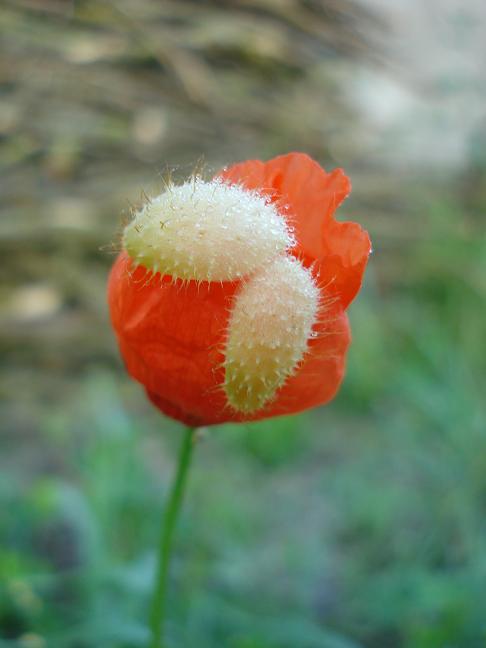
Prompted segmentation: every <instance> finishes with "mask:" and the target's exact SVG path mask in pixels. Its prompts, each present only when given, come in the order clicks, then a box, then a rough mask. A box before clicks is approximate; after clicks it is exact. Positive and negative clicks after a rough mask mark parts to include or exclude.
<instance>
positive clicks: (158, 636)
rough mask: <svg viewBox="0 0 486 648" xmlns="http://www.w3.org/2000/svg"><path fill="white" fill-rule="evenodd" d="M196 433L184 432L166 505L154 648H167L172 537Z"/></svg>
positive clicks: (153, 617)
mask: <svg viewBox="0 0 486 648" xmlns="http://www.w3.org/2000/svg"><path fill="white" fill-rule="evenodd" d="M195 432H196V428H187V429H186V431H185V433H184V440H183V441H182V445H181V449H180V451H179V462H178V465H177V473H176V475H175V478H174V481H173V482H172V487H171V491H170V495H169V499H168V501H167V503H166V506H165V511H164V518H163V522H162V530H161V534H160V542H159V549H158V558H157V563H158V564H157V577H156V583H155V591H154V597H153V600H152V610H151V615H150V628H151V631H152V639H151V643H150V648H164V622H165V612H166V603H167V579H168V574H169V563H170V554H171V548H172V538H173V535H174V530H175V526H176V522H177V517H178V515H179V511H180V508H181V503H182V499H183V497H184V488H185V485H186V481H187V473H188V470H189V466H190V464H191V455H192V448H193V446H194V437H195Z"/></svg>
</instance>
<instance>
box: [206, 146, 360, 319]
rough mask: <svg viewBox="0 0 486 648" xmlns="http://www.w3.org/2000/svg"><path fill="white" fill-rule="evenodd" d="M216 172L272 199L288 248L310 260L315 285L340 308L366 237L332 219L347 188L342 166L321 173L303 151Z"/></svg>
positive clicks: (356, 279) (351, 293)
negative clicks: (288, 230)
mask: <svg viewBox="0 0 486 648" xmlns="http://www.w3.org/2000/svg"><path fill="white" fill-rule="evenodd" d="M219 175H220V177H222V178H223V179H225V180H227V181H228V182H232V183H239V184H242V185H243V186H245V187H247V188H248V189H256V190H259V191H260V192H262V193H264V194H266V195H268V196H269V197H270V198H271V199H272V200H273V201H275V202H276V203H278V205H279V207H280V210H281V212H282V215H283V216H285V218H286V219H287V221H288V222H289V224H290V225H292V227H293V228H294V233H295V237H296V239H297V245H296V247H295V248H294V250H293V253H294V254H295V255H296V256H298V257H300V258H302V259H303V260H304V262H305V263H306V264H307V265H312V264H314V265H315V267H316V268H317V269H318V272H319V278H320V283H321V285H322V286H323V287H325V289H326V291H327V293H328V294H333V295H335V296H336V297H337V298H338V299H339V301H340V302H341V305H342V307H343V308H346V307H347V306H348V304H349V303H350V302H351V301H352V299H353V298H354V297H355V295H356V293H357V292H358V290H359V288H360V286H361V282H362V278H363V273H364V269H365V267H366V263H367V260H368V256H369V253H370V251H371V243H370V239H369V236H368V233H367V232H366V231H365V230H363V229H362V228H361V227H360V226H359V225H358V224H356V223H349V222H339V221H336V220H335V219H334V213H335V211H336V209H337V208H338V207H339V205H340V204H341V203H342V202H343V201H344V200H345V198H346V197H347V196H348V195H349V193H350V191H351V183H350V181H349V179H348V178H347V176H346V175H345V174H344V172H343V170H342V169H335V170H334V171H332V172H331V173H326V171H324V169H322V168H321V167H320V166H319V164H318V163H317V162H316V161H315V160H313V159H312V158H310V157H309V156H308V155H306V154H304V153H289V154H288V155H281V156H279V157H276V158H274V159H273V160H270V161H269V162H261V161H259V160H250V161H248V162H243V163H240V164H235V165H233V166H231V167H229V168H228V169H224V170H223V171H222V172H221V173H220V174H219Z"/></svg>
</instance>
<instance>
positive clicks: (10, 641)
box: [0, 0, 486, 648]
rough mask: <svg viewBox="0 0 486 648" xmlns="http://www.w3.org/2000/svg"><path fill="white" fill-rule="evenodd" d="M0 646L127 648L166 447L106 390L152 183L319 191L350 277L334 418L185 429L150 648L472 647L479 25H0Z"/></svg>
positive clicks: (120, 393)
mask: <svg viewBox="0 0 486 648" xmlns="http://www.w3.org/2000/svg"><path fill="white" fill-rule="evenodd" d="M0 29H1V42H2V45H1V47H2V53H1V58H0V99H1V103H0V166H1V171H0V183H1V198H2V201H1V212H0V258H1V261H0V268H1V275H2V278H3V281H2V284H1V288H0V308H1V317H0V336H1V342H0V354H1V365H0V400H1V405H0V420H1V437H0V443H1V446H0V646H1V647H2V648H5V647H18V648H120V647H121V648H130V647H137V646H145V645H146V642H147V638H148V631H147V626H146V620H147V614H148V601H149V596H150V590H151V581H152V576H153V569H154V559H155V555H154V547H155V543H156V540H157V537H158V529H159V520H160V515H161V512H162V509H163V503H164V498H165V496H166V493H167V488H168V484H169V483H170V479H171V476H172V474H173V469H174V458H175V454H176V451H177V446H178V444H179V442H180V439H181V435H180V427H179V426H178V425H177V424H175V423H174V422H171V421H169V420H166V419H164V418H163V417H162V416H161V415H160V414H159V413H158V412H157V411H155V410H154V409H153V408H152V407H151V406H150V405H149V404H148V402H147V401H146V399H145V397H144V395H143V391H142V389H141V388H140V387H139V386H138V385H137V384H135V383H133V382H131V381H130V380H129V378H128V377H127V376H126V375H125V372H124V370H123V367H122V363H121V361H120V359H119V357H118V353H117V349H116V346H115V343H114V339H113V334H112V332H111V330H110V326H109V322H108V315H107V308H106V303H105V288H106V279H107V273H108V270H109V267H110V264H111V263H112V261H113V259H114V250H115V249H116V247H117V245H118V239H119V233H120V230H121V226H122V223H123V222H124V220H126V218H127V217H128V214H129V212H130V205H137V204H138V203H139V202H140V198H141V195H142V192H143V191H145V192H146V193H148V194H150V193H153V192H156V191H159V190H160V189H161V188H162V182H161V178H162V177H163V176H164V174H166V173H167V172H168V170H172V171H173V173H174V175H175V177H176V178H181V179H182V178H184V177H186V176H187V175H189V174H190V173H191V172H192V170H193V169H194V167H195V165H196V164H197V163H198V161H200V160H201V159H203V160H204V163H205V165H206V168H207V169H208V170H209V171H216V170H217V169H218V168H220V167H221V166H223V165H226V164H228V163H231V162H234V161H237V160H241V159H246V158H260V159H268V158H270V157H272V156H274V155H277V154H280V153H285V152H287V151H291V150H300V151H305V152H307V153H309V154H310V155H312V156H313V157H315V158H316V159H317V160H319V162H321V163H322V164H323V165H324V166H325V167H326V168H327V169H332V168H334V167H337V166H342V167H344V168H345V169H346V171H347V172H348V173H349V174H350V176H351V178H352V181H353V193H352V195H351V197H350V198H349V199H348V200H347V201H346V203H345V204H344V205H343V207H342V208H341V210H340V214H339V216H340V218H343V219H344V218H348V219H351V220H357V221H358V222H360V223H361V224H362V225H364V226H365V227H366V228H367V229H368V230H369V231H370V233H371V236H372V239H373V243H374V255H373V257H372V259H371V262H370V264H369V269H368V272H367V276H366V282H365V287H364V290H363V292H362V293H361V294H360V296H359V298H358V299H357V301H356V303H354V304H353V305H352V307H351V311H350V316H351V321H352V326H353V334H354V343H353V345H352V347H351V351H350V354H349V367H348V373H347V377H346V380H345V383H344V385H343V388H342V390H341V392H340V394H339V396H338V398H337V399H336V400H335V401H334V402H333V403H332V404H330V405H329V406H328V407H326V408H323V409H321V410H316V411H312V412H309V413H306V414H304V415H301V416H298V417H293V418H288V419H285V418H284V419H277V420H273V421H270V422H265V423H260V424H255V425H249V426H224V427H220V428H215V429H213V430H210V431H209V432H208V434H207V435H206V437H205V440H204V442H203V443H201V444H199V446H198V448H197V452H196V456H195V461H194V466H193V471H192V474H191V478H190V484H189V490H188V496H187V500H186V502H185V506H184V511H183V515H182V518H181V523H180V526H179V528H178V532H177V539H176V553H175V557H174V562H173V571H172V574H173V582H172V584H171V602H170V610H169V626H168V633H169V639H170V643H169V645H170V646H171V647H173V648H476V647H483V648H484V646H485V645H486V597H485V594H486V411H485V410H486V405H485V402H484V393H485V391H486V390H485V388H486V335H485V333H486V325H485V314H486V308H485V306H486V304H485V294H486V240H485V209H486V63H485V61H486V40H485V39H484V34H485V33H486V5H485V4H484V2H483V0H462V1H459V0H393V1H392V0H234V1H225V0H219V1H216V0H214V1H212V2H211V1H197V0H193V1H192V2H191V1H188V0H172V1H170V0H166V1H163V0H158V1H156V0H137V2H134V1H132V2H130V1H129V0H116V1H115V0H76V1H72V2H70V1H68V0H3V2H2V3H1V8H0Z"/></svg>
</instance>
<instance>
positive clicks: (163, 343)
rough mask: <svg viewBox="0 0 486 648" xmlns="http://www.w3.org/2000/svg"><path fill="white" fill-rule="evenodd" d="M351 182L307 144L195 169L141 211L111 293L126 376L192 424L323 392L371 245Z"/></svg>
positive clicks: (295, 402)
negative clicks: (339, 213) (354, 206)
mask: <svg viewBox="0 0 486 648" xmlns="http://www.w3.org/2000/svg"><path fill="white" fill-rule="evenodd" d="M350 190H351V185H350V182H349V179H348V178H347V177H346V176H345V174H344V172H343V171H342V170H341V169H336V170H334V171H332V172H331V173H326V172H325V171H324V170H323V169H322V168H321V167H320V166H319V164H318V163H317V162H315V161H314V160H312V159H311V158H310V157H309V156H307V155H305V154H303V153H290V154H288V155H283V156H279V157H276V158H274V159H273V160H270V161H268V162H261V161H258V160H250V161H247V162H242V163H239V164H235V165H233V166H231V167H229V168H226V169H223V170H222V171H221V172H220V173H218V174H217V175H216V176H215V177H214V178H213V179H212V180H210V181H204V180H202V179H201V178H200V177H194V178H192V179H191V180H189V181H188V182H186V183H184V184H182V185H179V186H175V185H171V186H169V187H167V189H166V191H165V192H164V193H162V194H161V195H160V196H157V197H156V198H153V199H150V200H148V202H147V204H146V205H145V206H144V207H143V208H142V209H141V210H140V211H139V212H137V213H136V214H135V217H134V219H133V220H132V222H131V223H130V224H129V225H128V226H127V227H126V228H125V231H124V235H123V249H122V251H121V252H120V254H119V256H118V258H117V259H116V261H115V263H114V265H113V268H112V270H111V274H110V278H109V285H108V302H109V307H110V314H111V320H112V324H113V328H114V330H115V333H116V336H117V339H118V344H119V348H120V352H121V355H122V357H123V359H124V362H125V364H126V367H127V370H128V372H129V373H130V375H131V376H132V377H133V378H135V379H136V380H137V381H139V382H140V383H141V384H142V385H144V387H145V389H146V391H147V394H148V397H149V398H150V399H151V401H152V402H153V403H154V404H155V405H156V406H157V407H158V408H159V409H160V410H161V411H162V412H164V413H165V414H166V415H168V416H170V417H172V418H174V419H177V420H179V421H182V422H184V423H186V424H187V425H191V426H199V425H210V424H217V423H224V422H228V421H234V422H238V421H251V420H258V419H263V418H267V417H271V416H277V415H282V414H292V413H296V412H300V411H302V410H305V409H308V408H310V407H314V406H317V405H321V404H323V403H326V402H328V401H329V400H331V399H332V398H333V397H334V395H335V394H336V392H337V390H338V388H339V386H340V384H341V381H342V379H343V376H344V370H345V358H346V352H347V349H348V346H349V343H350V330H349V323H348V318H347V315H346V309H347V307H348V306H349V304H350V302H351V301H352V299H353V298H354V297H355V295H356V294H357V292H358V291H359V288H360V286H361V282H362V278H363V273H364V269H365V266H366V263H367V260H368V255H369V253H370V250H371V245H370V239H369V237H368V234H367V232H365V231H364V230H363V229H362V228H361V227H360V226H359V225H358V224H356V223H350V222H339V221H336V220H335V218H334V213H335V211H336V209H337V208H338V207H339V205H340V204H341V203H342V202H343V201H344V199H345V198H346V197H347V196H348V194H349V193H350Z"/></svg>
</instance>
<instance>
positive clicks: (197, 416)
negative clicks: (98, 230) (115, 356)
mask: <svg viewBox="0 0 486 648" xmlns="http://www.w3.org/2000/svg"><path fill="white" fill-rule="evenodd" d="M237 288H238V283H223V284H219V283H202V284H200V285H198V284H197V283H196V282H187V283H186V284H184V285H183V284H181V282H172V281H171V279H170V278H169V277H164V278H161V277H160V276H159V275H156V276H155V277H150V276H147V273H146V271H145V270H144V268H142V267H140V266H139V267H138V268H133V267H132V264H131V262H130V259H129V258H128V256H127V255H126V254H125V253H121V254H120V255H119V257H118V258H117V260H116V261H115V264H114V266H113V268H112V271H111V274H110V279H109V284H108V302H109V306H110V313H111V319H112V323H113V328H114V329H115V332H116V335H117V339H118V343H119V347H120V351H121V354H122V356H123V359H124V361H125V364H126V367H127V370H128V372H129V373H130V375H131V376H132V377H133V378H135V379H136V380H138V381H139V382H140V383H142V384H143V385H144V386H145V388H146V390H147V393H148V395H149V397H150V399H151V400H152V401H153V402H154V404H155V405H157V407H159V409H161V410H162V411H163V412H164V413H165V414H167V415H168V416H171V417H172V418H175V419H177V420H180V421H182V422H184V423H186V424H187V425H210V424H216V423H224V422H226V421H235V422H236V421H244V420H258V419H262V418H267V417H270V416H276V415H281V414H293V413H296V412H300V411H302V410H304V409H307V408H309V407H314V406H316V405H320V404H323V403H325V402H327V401H329V400H330V399H331V398H333V396H334V395H335V393H336V391H337V389H338V387H339V385H340V383H341V380H342V378H343V375H344V365H345V354H346V350H347V347H348V345H349V340H350V337H349V327H348V322H347V317H346V315H345V314H344V313H343V312H342V309H341V307H340V306H339V304H335V305H334V306H333V307H332V308H331V309H330V310H328V311H326V312H325V313H323V314H322V316H321V318H320V321H319V323H318V324H317V325H316V327H315V331H316V337H315V338H314V339H312V340H311V342H310V349H309V352H308V353H307V355H306V356H305V357H304V360H303V361H302V363H301V365H300V366H299V367H298V369H297V371H296V372H295V374H294V375H293V376H292V377H290V378H289V379H288V380H287V382H286V383H285V385H284V386H283V387H282V388H281V389H280V390H279V392H277V395H276V397H275V399H274V400H273V401H272V402H270V403H269V404H268V405H267V406H266V407H265V408H264V409H263V410H261V411H259V412H257V413H256V414H254V415H252V416H244V415H242V414H239V413H237V412H235V411H234V410H232V409H231V408H230V407H229V406H228V405H227V402H226V397H225V394H224V392H223V389H222V383H223V378H224V375H223V371H224V370H223V368H222V360H223V354H222V350H223V347H224V340H225V332H226V329H227V324H228V317H229V308H230V306H231V303H232V300H233V297H234V294H235V291H236V290H237Z"/></svg>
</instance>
